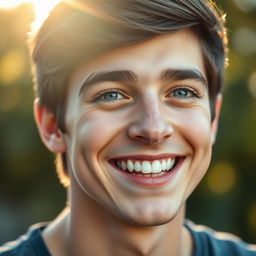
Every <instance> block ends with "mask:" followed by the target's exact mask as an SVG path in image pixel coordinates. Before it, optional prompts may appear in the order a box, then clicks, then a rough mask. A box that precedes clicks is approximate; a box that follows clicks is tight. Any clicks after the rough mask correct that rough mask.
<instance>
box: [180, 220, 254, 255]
mask: <svg viewBox="0 0 256 256" xmlns="http://www.w3.org/2000/svg"><path fill="white" fill-rule="evenodd" d="M185 226H186V227H187V228H188V230H189V231H190V233H191V235H192V239H193V243H194V254H193V256H201V255H203V256H207V255H211V256H215V255H216V256H217V255H218V256H226V255H232V256H256V245H249V244H247V243H245V242H244V241H242V240H241V239H239V238H238V237H236V236H234V235H232V234H229V233H224V232H216V231H214V230H212V229H210V228H208V227H206V226H202V225H195V224H194V223H192V222H191V221H187V222H186V223H185Z"/></svg>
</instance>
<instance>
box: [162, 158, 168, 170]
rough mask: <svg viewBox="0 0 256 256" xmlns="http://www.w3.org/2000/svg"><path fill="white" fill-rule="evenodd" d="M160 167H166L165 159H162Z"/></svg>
mask: <svg viewBox="0 0 256 256" xmlns="http://www.w3.org/2000/svg"><path fill="white" fill-rule="evenodd" d="M161 167H162V170H166V169H167V166H166V161H165V160H163V161H162V163H161Z"/></svg>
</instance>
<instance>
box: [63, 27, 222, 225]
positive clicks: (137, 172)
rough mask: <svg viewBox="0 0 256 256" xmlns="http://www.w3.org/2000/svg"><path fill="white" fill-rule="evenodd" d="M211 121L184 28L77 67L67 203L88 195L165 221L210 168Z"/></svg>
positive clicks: (198, 59)
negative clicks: (69, 186)
mask: <svg viewBox="0 0 256 256" xmlns="http://www.w3.org/2000/svg"><path fill="white" fill-rule="evenodd" d="M217 117H218V114H217V115H216V118H217ZM215 121H216V120H214V121H213V122H211V116H210V107H209V98H208V89H207V82H206V74H205V70H204V64H203V59H202V54H201V48H200V45H199V41H198V40H197V38H196V37H195V36H194V35H193V34H192V32H190V31H184V30H183V31H179V32H176V33H172V34H168V35H163V36H158V37H155V38H153V39H151V40H148V41H146V42H143V43H140V44H137V45H134V46H130V47H125V48H121V49H117V50H115V51H112V52H109V53H107V54H105V55H104V56H101V57H98V58H96V59H94V60H93V61H91V62H90V63H87V64H85V65H81V66H80V67H79V68H78V69H77V70H76V71H75V72H74V74H73V76H72V78H71V80H70V85H69V92H68V101H67V109H66V128H67V134H65V136H64V139H65V144H66V148H67V157H68V163H69V168H70V170H69V172H70V173H71V175H70V178H71V198H72V199H71V200H73V204H77V205H83V202H81V201H79V202H78V201H77V202H76V200H79V199H77V198H83V197H84V198H86V197H88V196H89V197H90V198H93V199H94V200H95V201H96V202H97V203H98V204H99V205H101V206H103V207H104V208H105V209H107V210H108V211H110V212H111V213H113V214H115V215H117V216H119V217H121V218H122V219H125V220H128V221H129V222H131V223H136V224H139V225H155V224H163V223H166V222H168V221H170V220H171V219H173V218H174V217H175V216H176V214H177V213H178V211H179V210H180V208H181V207H182V206H183V204H184V202H185V200H186V199H187V197H188V196H189V195H190V194H191V192H192V191H193V189H194V188H195V187H196V185H197V184H198V183H199V181H200V180H201V178H202V177H203V175H204V174H205V172H206V170H207V168H208V165H209V162H210V158H211V147H212V142H213V140H214V136H215V128H214V125H213V123H214V122H215ZM72 191H73V192H72ZM72 193H73V194H76V195H80V196H78V197H77V196H76V197H75V196H73V197H72ZM81 195H82V196H81Z"/></svg>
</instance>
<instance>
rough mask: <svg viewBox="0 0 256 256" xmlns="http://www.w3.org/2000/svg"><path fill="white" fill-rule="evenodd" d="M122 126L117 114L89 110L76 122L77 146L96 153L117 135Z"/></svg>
mask: <svg viewBox="0 0 256 256" xmlns="http://www.w3.org/2000/svg"><path fill="white" fill-rule="evenodd" d="M122 126H123V122H122V119H121V118H120V116H118V115H115V114H113V113H102V112H98V111H91V112H90V113H87V114H86V115H84V117H83V118H81V119H80V120H79V122H78V123H77V128H76V130H77V136H76V140H77V146H78V147H79V148H80V149H84V150H86V151H87V152H88V153H90V154H96V155H98V154H99V153H100V152H101V151H102V150H103V149H104V147H106V146H107V145H108V144H109V143H110V142H111V140H113V138H115V136H117V134H118V133H119V131H120V130H121V127H122Z"/></svg>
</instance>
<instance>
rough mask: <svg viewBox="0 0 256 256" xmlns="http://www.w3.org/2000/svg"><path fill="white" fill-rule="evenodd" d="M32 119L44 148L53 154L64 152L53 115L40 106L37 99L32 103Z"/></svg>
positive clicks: (63, 142) (61, 137)
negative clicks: (33, 118)
mask: <svg viewBox="0 0 256 256" xmlns="http://www.w3.org/2000/svg"><path fill="white" fill-rule="evenodd" d="M34 117H35V121H36V124H37V128H38V131H39V134H40V137H41V139H42V141H43V143H44V144H45V145H46V147H47V148H48V149H49V150H50V151H52V152H54V153H63V152H65V151H66V144H65V140H64V136H63V133H62V132H61V131H60V130H59V128H58V125H57V122H56V118H55V115H54V114H53V113H52V112H51V111H49V110H48V109H47V108H46V107H45V106H42V105H41V104H40V103H39V99H38V98H36V99H35V101H34Z"/></svg>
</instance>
